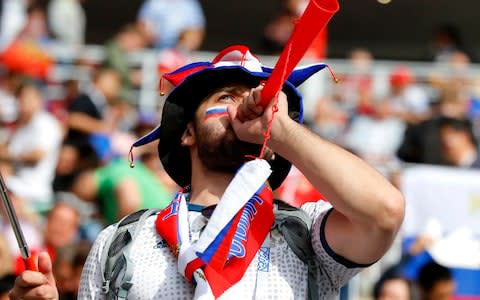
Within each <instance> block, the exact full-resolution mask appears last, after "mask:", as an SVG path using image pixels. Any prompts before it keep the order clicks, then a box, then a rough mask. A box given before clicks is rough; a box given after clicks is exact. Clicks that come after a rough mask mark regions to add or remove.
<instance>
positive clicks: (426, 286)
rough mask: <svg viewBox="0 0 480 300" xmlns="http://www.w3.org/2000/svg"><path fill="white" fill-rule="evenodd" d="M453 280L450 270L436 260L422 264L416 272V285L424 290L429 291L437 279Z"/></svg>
mask: <svg viewBox="0 0 480 300" xmlns="http://www.w3.org/2000/svg"><path fill="white" fill-rule="evenodd" d="M451 280H453V277H452V273H451V272H450V270H449V269H448V268H446V267H444V266H442V265H439V264H437V263H436V262H433V261H432V262H429V263H427V264H426V265H424V266H423V267H422V268H421V269H420V272H419V274H418V280H417V282H418V285H419V287H420V289H422V290H423V291H424V292H429V291H430V290H431V289H432V288H433V286H434V285H435V284H436V283H438V282H439V281H451Z"/></svg>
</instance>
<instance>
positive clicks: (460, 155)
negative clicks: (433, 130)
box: [440, 118, 480, 169]
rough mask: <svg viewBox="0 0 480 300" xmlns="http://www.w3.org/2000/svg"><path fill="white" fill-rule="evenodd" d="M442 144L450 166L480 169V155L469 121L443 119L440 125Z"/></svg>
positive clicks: (444, 155)
mask: <svg viewBox="0 0 480 300" xmlns="http://www.w3.org/2000/svg"><path fill="white" fill-rule="evenodd" d="M440 142H441V146H442V148H441V149H442V154H443V157H444V158H445V160H446V161H447V162H448V163H449V164H450V165H452V166H458V167H463V168H477V169H478V168H480V155H479V153H478V149H477V142H476V140H475V136H474V135H473V128H472V123H471V122H470V121H469V120H467V119H453V118H443V119H442V120H441V123H440Z"/></svg>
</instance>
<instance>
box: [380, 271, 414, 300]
mask: <svg viewBox="0 0 480 300" xmlns="http://www.w3.org/2000/svg"><path fill="white" fill-rule="evenodd" d="M395 279H400V280H404V281H405V282H406V283H407V284H408V288H409V290H410V294H411V292H412V291H411V288H410V281H408V280H407V278H406V277H405V276H404V275H403V272H402V269H401V268H400V267H399V266H396V265H395V266H392V267H390V268H388V269H386V270H385V271H384V272H383V273H382V275H381V276H380V278H379V279H378V281H377V282H376V283H375V285H374V286H373V298H374V299H378V297H380V293H381V292H382V288H383V286H384V285H385V283H386V282H387V281H390V280H395Z"/></svg>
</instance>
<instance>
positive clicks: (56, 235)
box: [44, 202, 80, 261]
mask: <svg viewBox="0 0 480 300" xmlns="http://www.w3.org/2000/svg"><path fill="white" fill-rule="evenodd" d="M79 227H80V212H79V211H78V210H77V209H76V208H75V207H73V206H72V205H70V204H67V203H64V202H58V203H56V204H55V206H54V207H53V208H52V209H51V210H50V211H49V212H48V215H47V222H46V224H45V228H44V240H45V246H46V248H47V251H48V254H49V255H50V257H51V258H52V261H54V260H55V257H56V253H57V250H58V249H59V248H60V247H64V246H66V245H70V244H72V243H74V242H76V241H77V238H78V232H79Z"/></svg>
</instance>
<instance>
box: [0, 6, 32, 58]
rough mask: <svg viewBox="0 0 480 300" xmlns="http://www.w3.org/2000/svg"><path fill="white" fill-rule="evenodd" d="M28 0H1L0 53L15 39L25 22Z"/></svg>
mask: <svg viewBox="0 0 480 300" xmlns="http://www.w3.org/2000/svg"><path fill="white" fill-rule="evenodd" d="M28 2H29V1H28V0H3V1H2V3H1V4H2V11H1V19H0V20H1V24H0V51H2V50H3V49H5V48H6V47H8V46H9V45H10V43H11V42H12V41H13V40H15V39H16V38H17V35H18V33H20V31H21V30H22V29H23V27H24V26H25V22H26V20H27V4H28Z"/></svg>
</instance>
